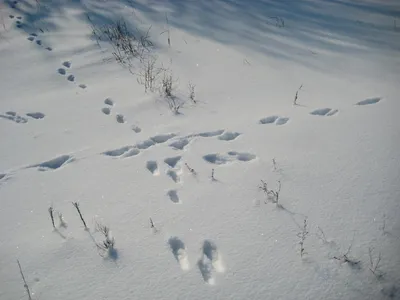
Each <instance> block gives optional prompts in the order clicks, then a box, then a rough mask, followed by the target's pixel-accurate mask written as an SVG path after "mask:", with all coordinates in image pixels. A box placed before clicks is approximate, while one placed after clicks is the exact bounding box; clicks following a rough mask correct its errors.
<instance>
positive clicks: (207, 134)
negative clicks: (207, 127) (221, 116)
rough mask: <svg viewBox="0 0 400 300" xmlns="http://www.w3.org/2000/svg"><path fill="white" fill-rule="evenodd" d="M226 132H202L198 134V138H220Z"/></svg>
mask: <svg viewBox="0 0 400 300" xmlns="http://www.w3.org/2000/svg"><path fill="white" fill-rule="evenodd" d="M224 131H225V130H223V129H220V130H215V131H207V132H202V133H199V134H197V136H200V137H214V136H218V135H221V134H223V133H224Z"/></svg>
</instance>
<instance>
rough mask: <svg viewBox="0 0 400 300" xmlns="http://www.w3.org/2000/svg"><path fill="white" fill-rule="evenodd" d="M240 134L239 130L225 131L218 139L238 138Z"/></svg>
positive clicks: (230, 139) (229, 139)
mask: <svg viewBox="0 0 400 300" xmlns="http://www.w3.org/2000/svg"><path fill="white" fill-rule="evenodd" d="M239 135H240V133H239V132H230V131H225V132H224V133H223V134H222V135H220V136H219V137H218V139H219V140H221V141H232V140H234V139H236V138H237V137H238V136H239Z"/></svg>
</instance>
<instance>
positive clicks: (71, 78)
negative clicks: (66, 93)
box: [67, 74, 75, 82]
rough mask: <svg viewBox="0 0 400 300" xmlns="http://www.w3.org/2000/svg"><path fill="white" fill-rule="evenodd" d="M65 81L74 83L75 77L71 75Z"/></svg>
mask: <svg viewBox="0 0 400 300" xmlns="http://www.w3.org/2000/svg"><path fill="white" fill-rule="evenodd" d="M67 79H68V81H71V82H74V81H75V76H74V75H72V74H71V75H69V76H68V77H67Z"/></svg>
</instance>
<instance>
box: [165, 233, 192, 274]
mask: <svg viewBox="0 0 400 300" xmlns="http://www.w3.org/2000/svg"><path fill="white" fill-rule="evenodd" d="M168 244H169V247H170V248H171V251H172V254H173V255H174V257H175V259H176V261H177V262H178V263H179V266H180V267H181V269H182V270H184V271H186V270H189V268H190V265H189V259H188V255H187V251H186V247H185V244H184V243H183V242H182V240H181V239H179V238H178V237H176V236H175V237H171V238H169V240H168Z"/></svg>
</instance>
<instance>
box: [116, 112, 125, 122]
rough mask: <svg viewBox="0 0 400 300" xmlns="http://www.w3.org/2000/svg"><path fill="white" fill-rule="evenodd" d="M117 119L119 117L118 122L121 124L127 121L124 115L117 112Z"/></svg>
mask: <svg viewBox="0 0 400 300" xmlns="http://www.w3.org/2000/svg"><path fill="white" fill-rule="evenodd" d="M116 119H117V122H118V123H120V124H123V123H126V121H125V117H124V115H121V114H117V115H116Z"/></svg>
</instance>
